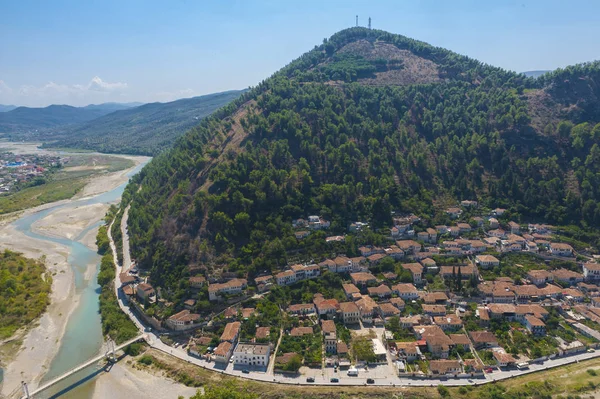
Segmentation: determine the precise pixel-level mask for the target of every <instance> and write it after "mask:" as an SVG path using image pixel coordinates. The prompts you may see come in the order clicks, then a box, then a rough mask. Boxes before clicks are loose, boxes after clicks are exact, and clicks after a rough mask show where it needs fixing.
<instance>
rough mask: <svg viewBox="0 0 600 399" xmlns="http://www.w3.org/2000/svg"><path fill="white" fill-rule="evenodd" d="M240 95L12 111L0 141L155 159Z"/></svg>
mask: <svg viewBox="0 0 600 399" xmlns="http://www.w3.org/2000/svg"><path fill="white" fill-rule="evenodd" d="M240 93H242V91H235V90H234V91H228V92H223V93H215V94H209V95H206V96H199V97H193V98H187V99H182V100H177V101H172V102H168V103H151V104H143V105H140V104H139V103H127V104H119V103H105V104H98V105H88V106H85V107H71V106H68V105H51V106H49V107H45V108H27V107H18V108H16V109H13V110H11V111H9V112H3V113H0V137H2V136H4V137H6V138H8V139H11V140H29V141H42V142H44V145H45V146H47V147H70V148H79V149H89V150H96V151H101V152H112V153H127V154H142V155H155V154H157V153H158V152H160V151H162V150H164V149H165V148H168V147H170V146H171V145H172V143H173V142H174V140H175V139H176V138H177V137H179V136H180V135H182V134H183V133H185V132H186V131H187V130H189V129H190V128H191V127H192V126H194V125H196V124H198V123H199V122H200V120H201V119H202V118H204V117H205V116H207V115H209V114H210V113H212V112H213V111H215V110H217V109H218V108H220V107H222V106H223V105H225V104H227V103H228V102H230V101H232V100H234V99H235V98H237V97H238V96H239V95H240Z"/></svg>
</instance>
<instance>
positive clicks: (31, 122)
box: [0, 103, 136, 134]
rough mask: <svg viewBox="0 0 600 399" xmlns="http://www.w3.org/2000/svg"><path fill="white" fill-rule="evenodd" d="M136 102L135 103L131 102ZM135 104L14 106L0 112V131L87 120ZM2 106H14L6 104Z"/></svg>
mask: <svg viewBox="0 0 600 399" xmlns="http://www.w3.org/2000/svg"><path fill="white" fill-rule="evenodd" d="M133 104H136V103H133ZM132 106H133V107H135V106H136V105H130V104H118V103H104V104H91V105H87V106H85V107H72V106H70V105H50V106H48V107H44V108H30V107H15V108H13V109H10V110H5V112H1V113H0V133H9V134H11V133H26V132H32V131H36V130H40V129H49V128H56V127H59V126H65V125H71V124H75V123H82V122H87V121H90V120H92V119H96V118H98V117H100V116H103V115H106V114H109V113H111V112H114V111H118V110H123V109H127V108H131V107H132ZM2 107H8V108H10V107H14V106H12V105H6V106H2Z"/></svg>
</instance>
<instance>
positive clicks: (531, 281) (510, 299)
mask: <svg viewBox="0 0 600 399" xmlns="http://www.w3.org/2000/svg"><path fill="white" fill-rule="evenodd" d="M477 207H478V204H477V202H476V201H469V200H467V201H462V202H461V204H460V206H459V207H456V208H448V209H447V210H446V214H447V215H448V216H449V217H450V219H451V220H453V222H452V223H453V225H451V226H432V227H428V228H422V227H420V226H417V224H418V223H420V219H419V218H418V217H416V216H414V215H409V216H402V217H393V224H394V225H393V226H392V228H391V229H390V231H389V238H390V241H389V243H388V244H387V245H383V246H373V245H364V246H361V247H360V248H358V252H359V253H360V255H359V256H353V257H348V256H345V255H343V254H339V255H338V256H335V257H333V256H332V257H331V258H327V259H324V260H322V261H320V262H315V263H312V262H310V263H306V264H300V263H298V264H293V265H290V266H288V267H286V268H285V269H284V270H280V271H278V272H276V273H274V274H263V275H259V276H256V277H254V278H253V279H246V278H240V277H239V276H230V277H227V278H222V279H220V280H216V279H210V281H207V279H206V278H205V277H203V276H193V277H190V278H189V285H190V287H191V288H192V289H196V290H198V291H199V290H201V289H205V288H207V289H208V299H209V300H210V301H212V302H217V303H219V302H224V301H225V302H228V303H230V304H231V303H235V302H239V301H241V300H243V299H244V298H246V297H247V295H246V294H247V292H248V289H249V288H250V287H252V290H256V291H258V292H266V291H268V290H269V289H270V287H272V286H274V285H279V286H292V285H294V284H296V283H298V282H301V281H304V280H310V279H318V278H320V277H321V276H322V274H323V273H338V274H341V275H342V279H343V281H344V282H343V284H342V286H341V287H336V288H341V289H342V290H343V293H344V296H345V299H344V300H340V299H341V298H340V297H339V296H338V298H337V299H336V298H326V297H324V296H323V295H321V294H316V295H314V297H313V299H312V301H311V302H307V303H293V304H291V305H289V307H288V308H287V309H285V311H286V312H287V314H288V315H289V316H292V317H297V318H300V319H301V320H303V321H304V323H303V325H300V326H298V327H294V328H292V329H290V330H289V331H285V334H289V335H290V336H294V337H298V336H304V335H308V334H317V332H315V329H314V328H313V327H316V325H317V324H318V325H319V327H320V328H318V329H317V330H318V331H319V332H318V334H321V339H322V341H323V344H324V345H323V347H324V350H325V353H326V356H328V359H335V362H336V363H337V364H339V365H340V366H342V365H346V366H349V365H350V364H351V363H352V361H353V360H352V358H351V356H349V351H351V349H352V347H351V345H350V348H349V347H348V343H347V342H344V341H343V340H341V339H340V337H339V336H338V327H339V325H340V324H341V325H344V326H346V327H348V328H352V329H356V328H360V329H362V328H372V327H380V328H383V327H384V326H386V325H388V323H389V322H390V320H391V318H398V321H399V325H400V328H402V329H403V331H404V333H406V334H404V338H403V339H402V340H396V339H394V336H393V334H392V333H391V332H390V331H385V339H384V338H373V340H372V347H373V353H374V354H375V356H376V358H377V359H378V361H381V362H387V358H388V355H389V356H391V358H392V359H393V360H395V361H396V364H397V365H398V372H399V373H404V374H409V373H413V374H414V373H415V370H416V368H415V367H414V366H412V364H414V363H415V362H417V361H419V360H423V361H427V364H428V367H429V370H428V371H425V370H421V371H423V372H427V373H430V374H434V375H455V376H460V375H464V376H467V375H471V376H472V375H474V374H476V373H482V372H483V371H484V370H485V368H486V367H489V363H488V364H487V365H484V364H483V363H482V362H481V361H480V359H479V357H478V356H472V355H469V356H465V357H464V358H463V357H461V356H458V357H457V355H456V353H457V352H458V353H473V351H488V352H490V353H491V355H490V356H491V357H492V358H493V359H494V362H495V364H496V365H497V366H498V367H508V366H512V365H515V364H517V363H518V362H520V361H521V360H518V359H515V358H514V357H513V356H512V355H511V354H510V353H507V352H506V351H505V350H504V349H503V348H502V347H501V346H500V345H499V343H498V339H497V337H496V336H495V335H494V334H493V333H492V332H490V331H488V330H487V328H488V327H489V325H490V324H491V323H493V321H494V320H504V321H507V322H509V323H511V326H513V327H514V326H515V325H516V326H519V327H518V328H519V329H521V330H522V331H523V332H524V333H526V334H529V335H531V336H532V337H544V336H546V335H547V334H551V331H552V330H551V329H550V332H549V328H548V326H547V324H546V322H547V321H548V317H549V314H550V312H549V309H550V308H556V309H558V311H559V314H560V317H562V318H563V321H565V322H566V323H568V325H569V326H571V327H572V328H573V329H574V330H575V331H577V332H578V333H580V334H582V335H584V336H586V337H591V338H592V339H595V340H598V341H600V332H598V331H596V330H595V329H594V328H590V326H589V323H585V322H584V321H585V320H592V322H594V323H599V324H600V290H599V288H598V283H599V282H600V263H596V262H595V261H586V262H584V263H579V264H577V267H575V265H576V263H575V262H572V263H571V264H572V265H573V266H568V267H569V268H555V269H552V270H550V269H546V268H540V269H533V270H528V271H527V272H526V273H525V274H526V276H525V277H524V278H520V279H518V280H513V279H511V278H509V277H498V278H496V279H494V280H488V281H485V280H484V279H483V278H481V275H480V274H483V273H484V272H485V271H486V270H489V269H496V268H498V267H500V266H501V260H500V259H499V258H502V256H504V255H503V254H504V253H506V252H516V251H522V252H527V253H533V254H536V256H538V257H542V258H543V259H561V260H565V259H568V258H571V260H574V255H575V252H574V250H573V248H572V247H571V246H570V245H568V244H565V243H561V242H556V241H555V239H554V238H553V237H554V236H553V232H554V228H553V227H552V226H548V225H543V224H528V225H527V226H521V225H519V224H518V223H515V222H513V221H509V222H508V223H503V224H501V223H500V222H499V221H498V219H497V218H501V217H502V215H504V213H505V212H506V211H505V210H504V209H500V208H497V209H495V210H493V211H492V212H490V214H489V215H487V216H485V217H478V216H476V217H472V218H471V219H470V220H469V223H466V222H463V221H461V220H462V219H461V217H462V216H463V214H464V213H466V212H467V211H469V214H472V212H470V211H472V210H473V209H476V208H477ZM501 219H502V218H501ZM293 227H294V228H295V229H296V230H297V231H296V233H297V234H296V236H297V238H298V239H302V238H303V237H306V235H308V234H310V232H311V231H314V230H320V229H327V228H329V227H330V223H329V222H328V221H326V220H325V219H323V218H322V217H320V216H309V217H308V219H307V220H305V219H297V220H294V221H293ZM365 228H368V224H366V223H363V222H355V223H352V224H351V226H350V232H351V233H353V232H358V231H360V230H362V229H365ZM344 240H345V236H343V235H340V236H330V237H327V240H326V241H327V242H340V241H344ZM444 257H453V258H463V262H462V263H461V264H457V263H456V262H455V261H454V262H453V264H451V265H445V264H443V263H441V262H442V261H443V259H445V258H444ZM433 258H435V259H436V260H437V261H438V262H440V263H441V264H440V265H438V264H437V262H436V261H435V260H434V259H433ZM385 259H392V260H393V261H394V263H396V262H400V263H401V269H402V272H403V274H402V279H401V278H400V276H399V275H398V274H397V273H398V271H397V269H396V270H394V271H389V269H386V270H388V271H387V272H381V269H377V272H375V271H374V268H375V266H377V265H378V264H379V263H380V262H382V261H383V260H385ZM407 274H410V280H411V281H410V282H407V281H409V280H407V279H406V275H407ZM431 274H434V275H439V276H440V277H442V279H444V280H446V281H448V280H456V279H462V280H470V281H471V282H474V283H472V286H475V285H476V286H477V296H476V298H474V299H472V301H473V302H476V305H477V306H475V305H473V308H472V310H470V309H469V308H470V307H469V306H468V303H467V302H466V300H465V299H463V298H461V297H460V293H456V292H453V291H452V289H451V288H446V289H438V290H433V289H429V286H428V283H427V279H430V275H431ZM426 275H427V278H426ZM485 275H486V276H487V274H485ZM123 278H125V281H124V280H123ZM121 281H122V283H123V287H124V288H123V289H124V291H125V290H126V289H127V290H128V291H127V294H128V295H131V296H136V297H137V298H138V299H139V300H140V301H142V302H143V301H148V300H156V299H155V298H156V294H155V293H154V290H153V289H152V287H151V286H150V285H149V284H147V282H142V281H140V280H139V279H138V278H137V276H135V275H131V274H127V275H126V276H123V277H122V280H121ZM430 281H431V279H430ZM152 298H154V299H152ZM194 305H195V300H194V299H188V300H186V301H185V303H184V309H183V310H181V311H180V312H178V313H176V314H174V315H172V316H170V317H169V318H168V319H167V320H166V321H165V324H166V326H167V327H168V328H169V329H172V330H187V329H192V328H194V327H196V326H198V325H199V321H200V320H199V319H200V316H199V315H198V314H195V313H193V309H194ZM235 306H237V305H234V308H235ZM228 309H231V308H228ZM413 309H419V311H418V312H417V313H416V314H415V313H414V312H413ZM227 311H228V310H226V313H227ZM238 311H239V312H241V313H242V318H241V319H240V318H239V317H238V320H237V321H231V322H229V323H228V324H227V325H226V326H225V330H224V332H223V334H222V335H221V336H220V338H219V343H218V345H216V346H215V347H214V348H210V351H209V352H210V357H211V359H213V360H214V361H216V362H222V363H228V362H233V363H234V364H235V365H239V366H243V367H247V366H257V367H266V366H267V365H268V363H269V356H270V355H271V354H272V352H273V350H274V348H273V344H272V343H264V342H265V338H266V337H268V336H269V327H266V326H257V328H256V336H255V338H254V339H253V340H251V342H239V333H240V326H241V323H244V322H245V321H244V320H245V319H247V318H248V314H250V313H251V311H253V309H242V308H239V309H238ZM229 313H230V314H229V316H228V317H230V318H233V319H235V318H236V316H237V312H233V311H229ZM473 317H475V319H476V320H477V325H478V329H477V330H473V329H472V328H469V329H467V328H466V327H467V323H466V318H469V320H472V318H473ZM311 323H313V324H312V326H310V324H311ZM511 328H512V327H511ZM515 328H516V327H515ZM407 334H408V336H409V337H410V338H409V339H406V337H407ZM413 338H414V339H413ZM553 338H554V339H556V342H557V343H558V346H557V354H559V355H567V354H571V353H577V352H580V351H582V350H585V349H586V345H587V344H588V343H585V344H584V343H583V342H581V341H579V340H573V341H570V342H568V341H565V340H564V339H562V338H559V337H553ZM197 339H198V340H200V341H201V342H199V343H197V344H194V345H190V353H192V354H194V355H200V351H196V349H194V348H197V347H199V346H202V347H206V346H207V345H208V343H207V342H206V341H207V337H200V338H197ZM213 342H214V339H213ZM194 351H196V352H194ZM293 355H295V354H285V355H283V356H282V358H281V359H279V360H278V361H277V363H281V362H285V360H286V358H291V357H292V356H293ZM475 355H476V354H475ZM419 364H422V363H419Z"/></svg>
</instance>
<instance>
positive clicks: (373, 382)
mask: <svg viewBox="0 0 600 399" xmlns="http://www.w3.org/2000/svg"><path fill="white" fill-rule="evenodd" d="M367 384H375V380H374V379H372V378H367Z"/></svg>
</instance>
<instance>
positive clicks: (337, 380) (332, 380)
mask: <svg viewBox="0 0 600 399" xmlns="http://www.w3.org/2000/svg"><path fill="white" fill-rule="evenodd" d="M329 382H340V380H339V379H338V378H332V379H330V380H329Z"/></svg>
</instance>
